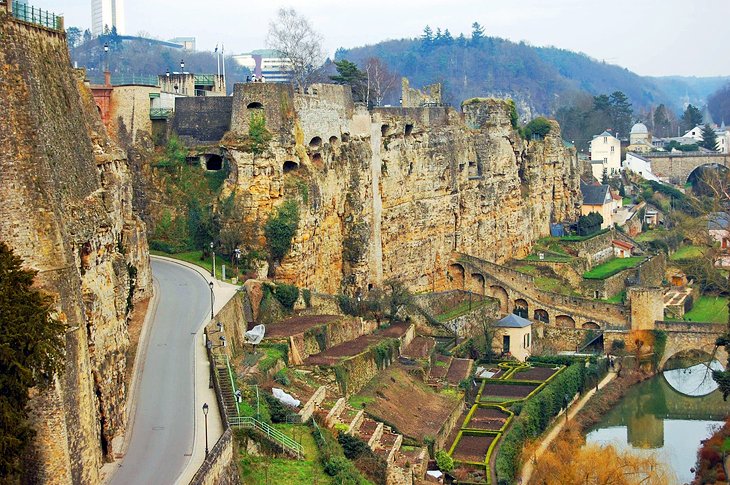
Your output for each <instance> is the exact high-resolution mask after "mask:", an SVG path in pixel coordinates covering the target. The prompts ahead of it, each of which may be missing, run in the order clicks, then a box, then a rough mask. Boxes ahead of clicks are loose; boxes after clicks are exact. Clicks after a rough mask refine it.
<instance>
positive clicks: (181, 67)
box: [180, 59, 185, 74]
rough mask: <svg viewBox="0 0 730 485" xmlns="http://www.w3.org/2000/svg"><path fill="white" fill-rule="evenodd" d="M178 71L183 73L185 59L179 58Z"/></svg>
mask: <svg viewBox="0 0 730 485" xmlns="http://www.w3.org/2000/svg"><path fill="white" fill-rule="evenodd" d="M180 71H181V72H182V73H183V74H185V61H184V60H182V59H180Z"/></svg>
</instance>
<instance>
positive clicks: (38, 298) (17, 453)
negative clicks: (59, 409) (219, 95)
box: [0, 242, 66, 483]
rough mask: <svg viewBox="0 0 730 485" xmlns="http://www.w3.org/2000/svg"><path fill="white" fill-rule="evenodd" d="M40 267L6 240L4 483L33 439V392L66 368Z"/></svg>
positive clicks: (1, 374) (60, 331) (60, 329)
mask: <svg viewBox="0 0 730 485" xmlns="http://www.w3.org/2000/svg"><path fill="white" fill-rule="evenodd" d="M34 277H35V272H34V271H29V270H24V269H23V268H22V261H21V259H20V258H19V257H17V256H15V255H14V254H13V251H12V250H11V249H10V248H9V247H8V246H7V245H6V244H5V243H3V242H0V450H2V452H1V453H0V482H2V483H14V482H16V481H18V478H19V474H20V458H21V457H22V456H23V454H25V453H26V452H27V447H28V445H29V443H30V440H31V439H32V437H33V434H34V433H33V430H32V428H31V427H30V425H29V423H28V412H27V408H26V406H27V404H28V400H29V395H28V391H29V390H30V389H31V388H33V387H43V386H45V385H47V384H48V383H50V382H51V379H52V378H53V376H54V374H56V373H57V372H59V371H60V370H61V369H62V366H63V351H64V343H65V332H66V329H65V326H64V325H63V324H62V323H60V322H59V321H58V320H56V319H55V318H53V317H52V316H51V308H52V303H53V302H52V299H51V298H50V297H49V296H46V295H44V294H43V293H41V291H40V290H38V289H37V288H34V287H33V278H34Z"/></svg>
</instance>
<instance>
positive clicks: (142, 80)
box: [112, 74, 160, 86]
mask: <svg viewBox="0 0 730 485" xmlns="http://www.w3.org/2000/svg"><path fill="white" fill-rule="evenodd" d="M125 84H131V85H137V86H140V85H141V86H159V85H160V83H159V79H158V78H157V76H151V75H149V74H113V75H112V85H113V86H122V85H125Z"/></svg>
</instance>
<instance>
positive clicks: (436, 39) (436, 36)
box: [433, 27, 443, 45]
mask: <svg viewBox="0 0 730 485" xmlns="http://www.w3.org/2000/svg"><path fill="white" fill-rule="evenodd" d="M442 39H443V35H441V27H436V34H434V36H433V43H434V44H436V45H440V44H441V40H442Z"/></svg>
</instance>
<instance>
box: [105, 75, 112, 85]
mask: <svg viewBox="0 0 730 485" xmlns="http://www.w3.org/2000/svg"><path fill="white" fill-rule="evenodd" d="M111 85H112V73H111V72H109V71H104V86H106V87H111Z"/></svg>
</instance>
